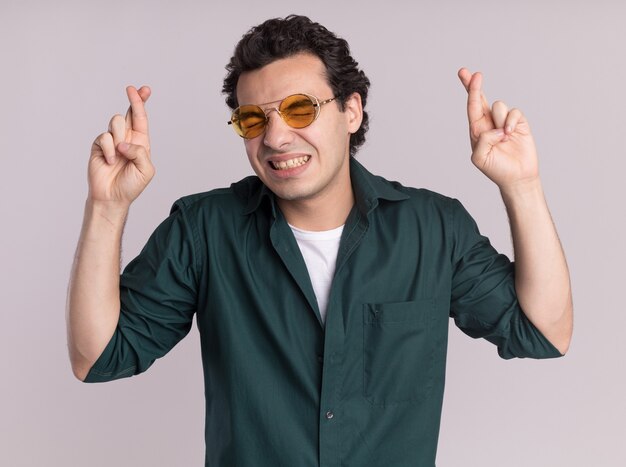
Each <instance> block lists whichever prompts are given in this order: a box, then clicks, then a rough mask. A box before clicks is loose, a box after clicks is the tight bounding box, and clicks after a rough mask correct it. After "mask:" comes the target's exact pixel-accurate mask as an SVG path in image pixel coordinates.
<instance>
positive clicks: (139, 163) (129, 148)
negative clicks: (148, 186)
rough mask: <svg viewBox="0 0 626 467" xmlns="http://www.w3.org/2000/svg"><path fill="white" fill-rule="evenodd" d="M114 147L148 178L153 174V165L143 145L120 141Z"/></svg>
mask: <svg viewBox="0 0 626 467" xmlns="http://www.w3.org/2000/svg"><path fill="white" fill-rule="evenodd" d="M116 149H117V151H118V152H119V153H120V154H121V155H122V156H124V157H125V158H126V159H128V160H129V161H131V162H132V163H133V164H134V165H135V167H137V170H139V172H141V173H142V174H143V175H144V176H146V177H147V178H148V179H151V178H152V176H153V175H154V167H153V166H152V162H151V161H150V156H149V154H148V151H147V150H146V148H145V147H143V146H141V145H139V144H130V143H126V142H122V143H120V144H118V145H117V148H116Z"/></svg>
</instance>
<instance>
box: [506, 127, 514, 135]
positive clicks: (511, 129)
mask: <svg viewBox="0 0 626 467" xmlns="http://www.w3.org/2000/svg"><path fill="white" fill-rule="evenodd" d="M512 131H513V127H512V126H511V125H507V127H506V132H507V133H511V132H512Z"/></svg>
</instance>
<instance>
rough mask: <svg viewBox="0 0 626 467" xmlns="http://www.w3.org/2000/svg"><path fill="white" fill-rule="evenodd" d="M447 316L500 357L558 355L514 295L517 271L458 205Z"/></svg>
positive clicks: (545, 356) (454, 214)
mask: <svg viewBox="0 0 626 467" xmlns="http://www.w3.org/2000/svg"><path fill="white" fill-rule="evenodd" d="M452 226H453V228H452V255H453V265H452V266H453V270H452V296H451V305H450V314H451V316H452V317H453V318H454V321H455V323H456V325H457V326H458V327H459V328H460V329H461V330H462V331H463V332H464V333H465V334H467V335H469V336H471V337H473V338H479V337H482V338H485V339H487V340H488V341H489V342H491V343H493V344H495V345H496V346H497V347H498V354H499V355H500V357H502V358H505V359H509V358H514V357H519V358H523V357H531V358H554V357H560V356H562V355H561V353H560V352H559V351H558V349H556V347H554V345H552V343H551V342H550V341H549V340H548V339H546V337H545V336H543V334H541V332H540V331H539V330H538V329H537V328H536V327H535V326H534V325H533V324H532V323H531V322H530V320H529V319H528V318H527V317H526V315H525V314H524V312H523V310H522V309H521V307H520V305H519V302H518V300H517V295H516V292H515V267H514V263H512V262H511V261H510V260H509V259H508V258H507V257H506V256H505V255H503V254H499V253H498V252H497V251H496V250H495V249H494V248H493V247H492V246H491V244H490V242H489V240H488V239H487V237H485V236H483V235H481V234H480V232H479V230H478V227H477V225H476V223H475V222H474V220H473V219H472V217H471V216H470V215H469V214H468V212H467V211H466V210H465V208H464V207H463V206H462V205H461V203H460V202H459V201H457V200H454V201H453V208H452Z"/></svg>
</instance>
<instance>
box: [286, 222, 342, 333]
mask: <svg viewBox="0 0 626 467" xmlns="http://www.w3.org/2000/svg"><path fill="white" fill-rule="evenodd" d="M289 227H291V230H292V231H293V235H294V236H295V237H296V241H297V242H298V246H299V247H300V252H301V253H302V257H303V258H304V262H305V263H306V268H307V270H308V271H309V277H310V278H311V284H312V285H313V291H314V292H315V298H317V305H318V306H319V309H320V315H321V317H322V323H323V322H325V320H326V309H327V308H328V296H329V294H330V286H331V284H332V281H333V276H334V275H335V266H336V264H337V252H338V251H339V240H341V232H343V225H342V226H340V227H337V228H336V229H332V230H323V231H321V232H311V231H308V230H302V229H298V228H297V227H294V226H293V225H289Z"/></svg>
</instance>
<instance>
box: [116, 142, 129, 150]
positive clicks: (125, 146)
mask: <svg viewBox="0 0 626 467" xmlns="http://www.w3.org/2000/svg"><path fill="white" fill-rule="evenodd" d="M129 147H130V145H129V144H128V143H120V144H118V145H117V149H118V150H119V151H120V152H126V151H128V148H129Z"/></svg>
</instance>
